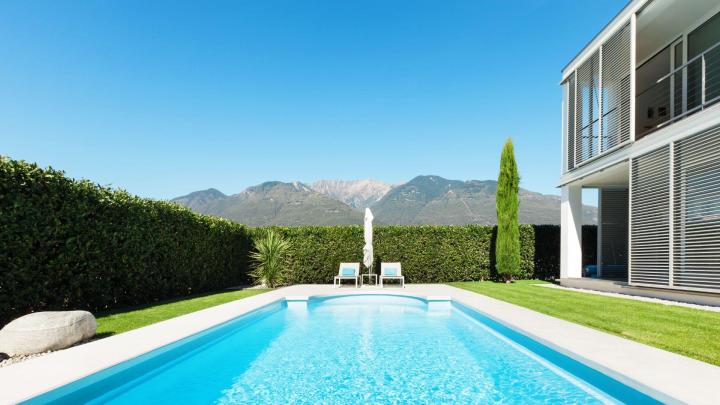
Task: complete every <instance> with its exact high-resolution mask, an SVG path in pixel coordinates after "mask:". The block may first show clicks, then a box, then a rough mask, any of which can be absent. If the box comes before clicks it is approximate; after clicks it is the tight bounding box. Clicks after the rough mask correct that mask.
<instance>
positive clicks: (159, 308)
mask: <svg viewBox="0 0 720 405" xmlns="http://www.w3.org/2000/svg"><path fill="white" fill-rule="evenodd" d="M266 291H270V290H262V289H252V290H235V291H229V292H228V291H226V292H220V293H214V294H206V295H202V296H197V297H194V298H183V299H180V300H174V301H166V302H161V303H157V304H153V305H150V306H145V307H142V308H131V309H126V310H119V311H113V312H112V313H107V314H102V315H99V316H98V317H97V336H98V337H107V336H111V335H114V334H116V333H122V332H127V331H129V330H133V329H137V328H140V327H143V326H146V325H150V324H153V323H155V322H160V321H164V320H165V319H170V318H174V317H176V316H180V315H184V314H188V313H190V312H195V311H199V310H201V309H205V308H209V307H214V306H215V305H220V304H224V303H226V302H230V301H235V300H238V299H241V298H246V297H250V296H253V295H257V294H260V293H264V292H266Z"/></svg>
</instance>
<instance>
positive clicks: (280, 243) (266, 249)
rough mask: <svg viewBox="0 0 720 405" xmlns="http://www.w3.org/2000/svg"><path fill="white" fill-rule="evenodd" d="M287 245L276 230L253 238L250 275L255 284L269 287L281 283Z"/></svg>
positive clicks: (284, 270)
mask: <svg viewBox="0 0 720 405" xmlns="http://www.w3.org/2000/svg"><path fill="white" fill-rule="evenodd" d="M289 247H290V244H289V243H288V241H286V240H285V239H283V238H282V236H280V235H278V234H277V232H273V231H268V232H267V233H266V234H265V235H263V236H259V237H256V238H255V243H254V250H253V251H252V252H251V253H250V257H251V258H252V267H253V270H252V271H251V272H250V275H251V276H252V278H253V279H255V282H256V283H257V284H259V285H261V286H263V287H269V288H275V287H277V286H279V285H281V284H282V282H283V279H284V277H285V275H284V273H285V272H286V266H287V264H286V262H285V255H286V254H287V250H288V248H289Z"/></svg>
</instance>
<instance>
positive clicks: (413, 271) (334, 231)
mask: <svg viewBox="0 0 720 405" xmlns="http://www.w3.org/2000/svg"><path fill="white" fill-rule="evenodd" d="M555 228H556V230H557V231H558V233H559V229H560V228H559V227H557V226H556V227H555ZM269 229H274V230H276V231H278V232H279V233H280V234H282V235H283V236H284V237H286V238H287V239H289V240H290V243H291V248H290V252H289V253H288V260H289V264H288V268H289V269H291V270H290V271H289V272H288V274H287V281H288V282H289V283H291V284H314V283H330V282H332V279H333V276H335V275H337V271H338V265H339V263H341V262H361V261H362V247H363V244H364V242H363V229H362V226H359V225H353V226H335V227H332V226H331V227H319V226H317V227H313V226H306V227H271V228H269ZM262 232H265V230H264V229H263V228H256V229H253V230H251V234H252V235H257V234H259V233H262ZM496 233H497V228H494V227H491V226H483V225H463V226H435V225H432V226H431V225H424V226H396V225H391V226H378V227H376V228H375V230H374V235H373V244H374V250H375V264H374V266H375V269H378V268H379V265H380V262H383V261H384V262H396V261H398V262H402V265H403V275H404V276H405V279H406V281H407V282H409V283H438V282H450V281H469V280H481V279H489V278H494V277H495V276H496V273H495V240H496ZM520 243H521V246H522V248H521V264H520V271H519V273H518V278H531V277H533V275H534V274H535V263H536V262H538V261H540V262H544V261H548V259H546V258H544V257H543V255H544V254H545V252H543V251H540V252H536V249H535V227H534V226H532V225H521V226H520ZM538 254H539V255H540V258H538ZM375 271H376V272H377V270H375Z"/></svg>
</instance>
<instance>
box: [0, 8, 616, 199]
mask: <svg viewBox="0 0 720 405" xmlns="http://www.w3.org/2000/svg"><path fill="white" fill-rule="evenodd" d="M625 3H626V0H515V1H506V0H486V1H483V0H469V1H445V0H443V1H440V0H436V1H422V0H362V1H361V0H357V1H344V0H343V1H339V0H327V1H315V0H286V1H277V0H256V1H249V0H245V1H240V0H238V1H227V2H223V1H211V2H199V1H193V2H180V1H146V0H142V1H125V0H123V1H119V0H118V1H112V2H111V1H55V0H52V1H25V0H21V1H8V0H5V1H3V2H1V3H0V61H2V62H0V154H3V155H8V156H10V157H12V158H16V159H24V160H28V161H33V162H37V163H39V164H40V165H42V166H47V165H51V166H53V167H55V168H58V169H63V170H65V171H66V172H67V173H68V175H70V176H72V177H76V178H79V177H81V178H87V179H90V180H92V181H94V182H96V183H100V184H103V185H111V186H113V187H120V188H124V189H126V190H128V191H130V192H132V193H135V194H138V195H141V196H145V197H154V198H172V197H175V196H178V195H182V194H186V193H188V192H190V191H195V190H199V189H205V188H208V187H215V188H218V189H220V190H221V191H223V192H225V193H237V192H239V191H241V190H243V189H244V188H245V187H247V186H250V185H254V184H257V183H260V182H263V181H267V180H282V181H292V180H299V181H303V182H312V181H314V180H317V179H324V178H341V179H357V178H369V177H370V178H376V179H380V180H384V181H387V182H392V183H401V182H404V181H407V180H409V179H411V178H412V177H414V176H416V175H419V174H436V175H440V176H444V177H447V178H452V179H462V180H466V179H492V178H496V176H497V166H498V160H499V159H498V156H499V153H500V149H501V146H502V143H503V141H504V140H505V138H506V137H508V136H512V137H513V139H514V140H515V145H516V153H517V159H518V163H519V166H520V174H521V176H522V184H521V186H522V187H525V188H528V189H531V190H535V191H540V192H544V193H555V194H557V193H558V191H557V189H555V184H556V182H557V180H558V177H559V167H560V125H561V121H560V119H561V117H560V103H561V97H560V96H561V93H560V87H559V85H558V82H559V80H560V69H561V68H562V67H563V66H564V65H565V63H566V62H568V61H569V60H570V59H571V58H572V57H573V56H574V55H575V54H576V53H577V52H578V51H579V50H580V49H581V48H582V47H583V46H584V45H585V44H586V43H587V42H588V41H589V40H590V39H591V38H592V37H593V35H594V34H595V33H596V32H597V31H599V30H600V29H601V28H602V27H603V26H604V25H605V24H606V23H607V22H608V21H609V20H610V19H611V18H612V17H613V16H614V15H615V14H616V13H617V12H618V11H619V10H620V9H621V8H622V7H623V6H624V5H625Z"/></svg>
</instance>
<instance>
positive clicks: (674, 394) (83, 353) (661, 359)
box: [0, 284, 720, 404]
mask: <svg viewBox="0 0 720 405" xmlns="http://www.w3.org/2000/svg"><path fill="white" fill-rule="evenodd" d="M369 293H370V294H375V293H384V294H400V295H410V296H417V297H423V298H426V297H431V296H448V297H450V298H451V299H452V300H454V301H457V302H460V303H462V304H464V305H466V306H468V307H471V308H474V309H476V310H478V311H480V312H482V313H483V314H485V315H486V316H489V317H491V318H493V319H495V320H496V321H499V322H501V323H503V324H505V325H507V326H509V327H511V328H513V329H515V330H518V331H520V332H522V333H524V334H526V335H528V336H530V337H532V338H533V339H535V340H538V341H540V342H542V343H544V344H545V345H547V346H549V347H552V348H553V349H555V350H557V351H559V352H561V353H564V354H566V355H569V356H571V357H572V358H575V359H576V360H579V361H581V362H582V363H584V364H586V365H589V366H591V367H594V368H595V369H598V370H600V371H602V372H603V373H605V374H607V375H609V376H611V377H613V378H615V379H617V380H619V381H622V382H623V383H625V384H627V385H629V386H631V387H634V388H635V389H638V390H640V391H642V392H645V393H647V394H649V395H651V396H653V397H655V398H657V399H659V400H661V401H663V402H666V403H668V402H669V403H673V402H674V403H677V402H686V403H693V404H701V403H707V404H711V403H720V391H718V387H717V385H718V381H720V367H716V366H713V365H710V364H707V363H703V362H701V361H698V360H694V359H690V358H687V357H683V356H680V355H677V354H674V353H670V352H667V351H664V350H660V349H656V348H653V347H650V346H646V345H643V344H640V343H636V342H633V341H630V340H626V339H622V338H620V337H617V336H614V335H609V334H606V333H603V332H599V331H596V330H594V329H590V328H587V327H584V326H580V325H577V324H574V323H570V322H567V321H563V320H561V319H557V318H553V317H550V316H547V315H543V314H540V313H537V312H534V311H531V310H528V309H525V308H522V307H518V306H516V305H512V304H508V303H505V302H502V301H499V300H496V299H493V298H489V297H486V296H483V295H478V294H475V293H472V292H469V291H465V290H461V289H458V288H455V287H451V286H447V285H441V284H432V285H430V284H428V285H422V284H415V285H408V286H407V287H406V288H404V289H403V288H397V287H387V288H385V289H379V288H376V287H368V286H366V287H363V288H362V289H356V288H352V287H343V288H340V289H336V288H333V287H332V286H330V285H297V286H292V287H286V288H281V289H278V290H275V291H271V292H268V293H265V294H260V295H256V296H253V297H249V298H245V299H242V300H238V301H234V302H230V303H227V304H223V305H219V306H216V307H212V308H208V309H205V310H202V311H198V312H194V313H191V314H187V315H183V316H180V317H177V318H173V319H169V320H166V321H162V322H159V323H156V324H153V325H149V326H146V327H143V328H140V329H136V330H133V331H130V332H126V333H122V334H119V335H115V336H111V337H108V338H105V339H101V340H96V341H93V342H90V343H87V344H84V345H80V346H75V347H72V348H70V349H66V350H61V351H58V352H54V353H50V354H48V355H47V356H43V357H39V358H36V359H31V360H28V361H25V362H22V363H18V364H14V365H11V366H8V367H4V368H0V403H16V402H19V401H22V400H25V399H28V398H31V397H33V396H36V395H39V394H42V393H44V392H47V391H50V390H52V389H54V388H57V387H60V386H62V385H65V384H68V383H70V382H73V381H75V380H77V379H80V378H83V377H86V376H88V375H90V374H93V373H95V372H97V371H100V370H102V369H105V368H107V367H111V366H113V365H116V364H118V363H121V362H123V361H126V360H129V359H132V358H134V357H137V356H139V355H141V354H144V353H147V352H149V351H151V350H154V349H157V348H159V347H162V346H164V345H167V344H169V343H172V342H175V341H177V340H180V339H182V338H185V337H187V336H190V335H193V334H195V333H197V332H200V331H203V330H205V329H208V328H210V327H213V326H215V325H218V324H220V323H223V322H225V321H228V320H231V319H233V318H235V317H238V316H240V315H243V314H245V313H248V312H250V311H252V310H254V309H256V308H259V307H261V306H264V305H266V304H270V303H272V302H275V301H277V300H281V299H284V298H285V297H288V296H291V297H292V296H318V295H323V296H327V295H345V294H369Z"/></svg>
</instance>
